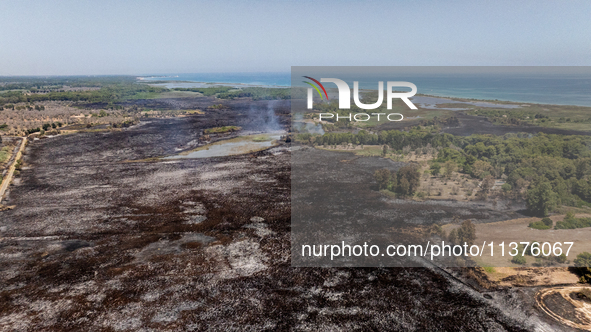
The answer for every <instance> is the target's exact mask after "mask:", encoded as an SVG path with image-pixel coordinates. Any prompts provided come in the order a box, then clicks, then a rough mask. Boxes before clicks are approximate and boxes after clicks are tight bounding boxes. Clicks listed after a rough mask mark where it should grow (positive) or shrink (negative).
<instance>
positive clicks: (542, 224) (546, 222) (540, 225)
mask: <svg viewBox="0 0 591 332" xmlns="http://www.w3.org/2000/svg"><path fill="white" fill-rule="evenodd" d="M552 225H553V223H552V219H550V218H548V217H546V218H543V219H542V220H540V221H535V222H532V223H530V224H529V227H531V228H533V229H539V230H545V229H550V228H552Z"/></svg>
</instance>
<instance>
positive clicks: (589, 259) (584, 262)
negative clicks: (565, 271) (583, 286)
mask: <svg viewBox="0 0 591 332" xmlns="http://www.w3.org/2000/svg"><path fill="white" fill-rule="evenodd" d="M574 263H575V267H577V269H578V270H579V273H581V275H582V276H581V281H582V282H591V253H588V252H583V253H580V254H578V255H577V258H575V260H574Z"/></svg>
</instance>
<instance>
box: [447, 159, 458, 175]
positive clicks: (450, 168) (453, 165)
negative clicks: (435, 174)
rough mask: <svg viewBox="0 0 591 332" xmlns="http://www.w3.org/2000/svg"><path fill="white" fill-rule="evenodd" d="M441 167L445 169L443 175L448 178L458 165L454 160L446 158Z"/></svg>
mask: <svg viewBox="0 0 591 332" xmlns="http://www.w3.org/2000/svg"><path fill="white" fill-rule="evenodd" d="M443 168H444V169H445V177H447V178H450V177H451V175H452V173H453V172H455V171H456V169H457V168H458V165H457V164H456V163H455V162H453V161H451V160H448V161H446V162H445V164H443Z"/></svg>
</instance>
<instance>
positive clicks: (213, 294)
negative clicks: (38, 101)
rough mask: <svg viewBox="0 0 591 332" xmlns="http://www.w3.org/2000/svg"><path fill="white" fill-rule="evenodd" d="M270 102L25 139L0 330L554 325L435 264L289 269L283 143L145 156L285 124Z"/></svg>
mask: <svg viewBox="0 0 591 332" xmlns="http://www.w3.org/2000/svg"><path fill="white" fill-rule="evenodd" d="M142 102H143V101H139V103H142ZM145 103H163V104H162V105H164V106H166V105H174V106H171V107H187V108H189V107H192V108H195V107H200V108H206V107H207V106H208V105H210V104H212V103H213V100H212V99H208V98H200V99H183V100H164V101H162V100H160V101H157V102H156V101H145ZM284 104H285V103H280V102H262V101H261V102H251V101H244V100H242V101H235V102H227V107H225V108H219V109H208V110H207V111H206V112H205V114H203V115H194V116H189V117H181V118H172V119H146V120H144V121H142V122H141V124H140V125H137V126H134V127H131V128H129V129H126V130H122V131H111V132H94V133H92V132H87V133H80V134H72V135H63V136H57V137H52V138H47V139H41V140H36V141H33V142H31V143H30V144H29V146H28V147H27V150H26V156H25V159H24V167H23V169H22V171H21V175H20V178H19V179H17V180H16V181H15V183H14V185H13V187H12V188H11V190H10V193H9V196H8V199H7V202H6V204H10V205H15V206H16V207H15V208H14V209H13V210H9V211H5V212H0V232H1V233H0V330H2V331H368V330H369V331H560V330H564V331H570V330H569V328H568V327H565V326H561V325H559V323H557V322H555V321H554V320H552V319H551V318H549V317H547V316H546V315H545V314H544V313H543V312H542V311H541V310H540V309H538V308H537V307H536V305H535V301H534V296H533V293H532V290H520V289H515V288H511V289H492V290H483V289H480V288H479V287H477V286H475V285H472V284H470V283H466V282H464V281H463V280H462V279H461V277H459V274H457V273H455V272H454V271H444V270H441V269H439V268H437V267H435V266H429V265H425V267H423V268H294V267H291V262H290V218H291V209H290V194H291V190H290V188H291V187H290V153H291V152H290V149H291V148H292V147H291V146H289V145H287V144H282V145H279V146H277V147H273V148H270V149H268V150H265V151H261V152H257V153H250V154H245V155H239V156H231V157H217V158H202V159H181V160H166V161H163V160H157V159H154V158H156V157H161V156H166V155H172V154H174V153H175V152H176V151H177V150H179V149H190V148H194V147H195V146H197V145H198V144H200V143H199V140H200V137H201V136H202V135H203V132H202V131H203V129H205V128H211V127H219V126H227V125H237V126H241V127H242V128H243V130H251V131H257V130H258V131H261V132H264V131H266V130H269V128H272V127H273V129H275V128H274V127H276V126H280V127H281V126H282V127H285V126H286V124H287V123H289V105H284ZM269 110H271V111H272V113H270V111H269ZM271 115H272V116H271ZM274 116H277V118H274ZM271 118H272V119H271ZM261 119H264V120H261ZM410 208H411V207H406V210H404V211H403V212H404V214H405V215H406V214H408V211H407V210H408V209H410ZM428 208H429V205H424V206H421V209H423V210H424V209H428ZM433 208H434V209H441V208H440V207H437V206H434V207H433ZM446 213H447V212H446ZM473 213H474V214H477V213H478V212H477V211H473ZM405 218H407V217H405ZM450 272H451V273H450Z"/></svg>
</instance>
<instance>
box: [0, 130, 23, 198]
mask: <svg viewBox="0 0 591 332" xmlns="http://www.w3.org/2000/svg"><path fill="white" fill-rule="evenodd" d="M26 144H27V138H26V137H23V140H22V141H21V147H20V148H19V149H18V152H17V153H16V157H15V158H14V160H13V161H12V165H10V167H9V168H8V173H7V174H6V177H5V178H4V179H3V181H2V186H0V202H1V201H2V200H3V199H4V193H5V192H6V189H8V186H9V185H10V182H11V181H12V177H13V176H14V170H15V168H16V162H17V161H18V160H19V159H20V158H21V156H22V155H23V151H24V150H25V146H26Z"/></svg>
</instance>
